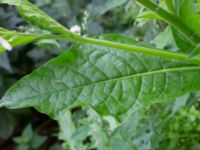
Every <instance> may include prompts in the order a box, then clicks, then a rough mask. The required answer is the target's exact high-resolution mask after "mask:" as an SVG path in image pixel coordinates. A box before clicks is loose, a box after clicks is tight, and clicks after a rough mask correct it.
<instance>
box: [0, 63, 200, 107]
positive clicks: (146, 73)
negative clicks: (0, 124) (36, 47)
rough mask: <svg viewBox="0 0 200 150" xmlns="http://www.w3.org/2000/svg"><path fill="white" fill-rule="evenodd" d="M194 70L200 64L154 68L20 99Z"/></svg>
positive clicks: (1, 103) (198, 68)
mask: <svg viewBox="0 0 200 150" xmlns="http://www.w3.org/2000/svg"><path fill="white" fill-rule="evenodd" d="M192 70H200V66H187V67H174V68H167V69H159V70H154V71H150V72H149V71H148V72H142V73H138V74H132V75H128V76H123V77H116V78H112V79H108V80H102V81H96V82H92V83H88V84H84V85H79V86H75V87H71V88H69V89H61V90H59V91H58V90H56V91H52V92H46V93H41V94H38V95H35V96H30V97H26V98H23V99H20V100H25V99H30V98H35V97H38V96H41V95H49V94H54V93H58V92H62V91H65V90H72V89H78V88H84V87H87V86H92V85H95V84H101V83H106V82H112V81H118V80H124V79H129V78H134V77H141V76H146V75H152V74H159V73H167V72H178V71H192ZM1 106H3V99H2V101H1V102H0V107H1Z"/></svg>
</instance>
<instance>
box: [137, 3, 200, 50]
mask: <svg viewBox="0 0 200 150" xmlns="http://www.w3.org/2000/svg"><path fill="white" fill-rule="evenodd" d="M137 1H138V2H139V3H140V4H142V5H143V6H144V7H146V8H148V9H149V10H150V11H152V12H153V13H155V14H156V15H158V16H160V17H161V18H162V19H163V20H164V21H166V22H167V23H168V24H170V25H171V26H173V27H174V28H175V29H177V30H178V31H180V32H181V33H182V34H183V35H184V36H185V37H186V38H187V39H188V41H190V43H191V44H192V45H194V46H195V45H197V44H198V43H200V37H199V36H198V35H197V34H196V33H194V32H193V31H192V30H191V29H190V28H189V27H188V26H187V25H186V24H185V23H184V22H182V21H181V20H180V19H179V18H178V17H177V16H175V15H172V14H170V13H168V12H167V11H165V10H164V9H163V8H161V7H159V6H158V5H156V4H154V3H153V2H151V1H150V0H137Z"/></svg>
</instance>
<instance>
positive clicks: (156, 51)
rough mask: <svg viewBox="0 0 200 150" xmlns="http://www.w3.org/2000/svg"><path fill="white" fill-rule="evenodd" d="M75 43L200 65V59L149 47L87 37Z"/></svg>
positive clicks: (78, 39) (80, 38)
mask: <svg viewBox="0 0 200 150" xmlns="http://www.w3.org/2000/svg"><path fill="white" fill-rule="evenodd" d="M73 41H76V42H80V43H90V44H95V45H100V46H105V47H110V48H116V49H119V50H125V51H132V52H138V53H143V54H148V55H153V56H159V57H163V58H168V59H176V60H180V61H185V62H188V63H195V64H199V63H200V58H192V59H188V55H186V54H181V53H175V52H170V51H165V50H159V49H154V48H148V47H141V46H137V45H129V44H122V43H117V42H111V41H105V40H99V39H93V38H87V37H79V38H77V39H74V40H73Z"/></svg>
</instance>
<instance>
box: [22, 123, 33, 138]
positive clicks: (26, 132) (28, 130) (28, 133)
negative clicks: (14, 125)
mask: <svg viewBox="0 0 200 150" xmlns="http://www.w3.org/2000/svg"><path fill="white" fill-rule="evenodd" d="M22 137H26V138H27V139H28V140H30V139H31V138H32V137H33V130H32V127H31V125H30V124H28V125H27V126H26V128H25V129H24V131H23V132H22Z"/></svg>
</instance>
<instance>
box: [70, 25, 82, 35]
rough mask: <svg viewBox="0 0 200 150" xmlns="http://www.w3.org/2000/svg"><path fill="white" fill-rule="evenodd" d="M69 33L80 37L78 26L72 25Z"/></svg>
mask: <svg viewBox="0 0 200 150" xmlns="http://www.w3.org/2000/svg"><path fill="white" fill-rule="evenodd" d="M70 31H71V32H74V33H76V34H78V35H81V27H80V26H79V25H74V26H72V27H71V28H70Z"/></svg>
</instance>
